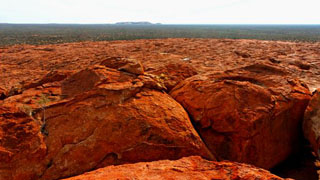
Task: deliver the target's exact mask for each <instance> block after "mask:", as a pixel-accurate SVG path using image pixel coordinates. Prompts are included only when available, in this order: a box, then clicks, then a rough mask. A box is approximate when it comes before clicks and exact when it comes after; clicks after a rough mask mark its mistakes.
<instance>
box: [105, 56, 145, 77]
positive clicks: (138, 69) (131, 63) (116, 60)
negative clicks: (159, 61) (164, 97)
mask: <svg viewBox="0 0 320 180" xmlns="http://www.w3.org/2000/svg"><path fill="white" fill-rule="evenodd" d="M100 65H103V66H105V67H109V68H112V69H117V70H119V71H124V72H128V73H132V74H137V75H142V74H144V68H143V65H142V64H141V62H140V61H139V60H137V59H130V58H121V57H108V58H106V59H105V60H103V61H102V62H101V63H100Z"/></svg>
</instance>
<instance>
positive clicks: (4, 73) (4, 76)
mask: <svg viewBox="0 0 320 180" xmlns="http://www.w3.org/2000/svg"><path fill="white" fill-rule="evenodd" d="M110 57H121V58H131V59H138V60H140V61H141V63H142V64H143V65H144V67H145V70H146V72H148V69H158V67H159V65H161V66H163V64H165V63H167V62H168V61H174V62H182V63H186V64H192V65H193V67H194V68H195V69H196V70H197V71H198V72H199V73H202V72H208V71H217V70H228V69H233V68H238V67H242V66H246V65H250V64H254V63H257V62H270V63H273V64H274V65H275V66H277V67H279V68H283V69H287V70H288V71H289V72H290V73H291V74H293V75H295V76H297V77H299V78H300V79H301V80H303V81H305V82H306V83H307V84H308V86H309V88H310V89H311V91H313V90H314V89H315V88H317V87H319V85H320V83H319V82H320V76H319V74H320V68H319V67H320V43H302V42H297V43H295V42H281V41H260V40H230V39H158V40H157V39H155V40H135V41H104V42H79V43H66V44H56V45H15V46H10V47H3V48H1V49H0V79H1V81H0V87H2V88H4V89H10V88H11V87H12V86H13V85H16V84H18V83H19V82H22V81H30V80H33V79H37V78H38V79H40V78H42V77H43V76H44V75H46V74H47V73H48V72H50V71H52V70H57V69H59V70H81V69H84V68H86V67H88V66H91V65H94V64H100V63H101V62H102V61H104V60H106V59H108V58H110Z"/></svg>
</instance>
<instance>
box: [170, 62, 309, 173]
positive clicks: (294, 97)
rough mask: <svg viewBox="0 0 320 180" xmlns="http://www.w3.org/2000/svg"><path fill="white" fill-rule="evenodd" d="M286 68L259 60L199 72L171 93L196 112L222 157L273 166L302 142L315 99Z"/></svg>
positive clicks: (197, 120) (213, 148)
mask: <svg viewBox="0 0 320 180" xmlns="http://www.w3.org/2000/svg"><path fill="white" fill-rule="evenodd" d="M286 75H287V72H285V71H283V70H281V69H278V68H275V67H273V66H269V65H265V64H255V65H251V66H247V67H244V68H240V69H235V70H229V71H225V72H219V73H213V74H203V75H196V76H193V77H191V78H188V79H186V80H184V81H183V82H181V83H180V84H179V85H177V86H176V87H175V88H174V89H173V90H172V91H171V93H170V94H171V95H172V97H174V98H175V99H176V100H177V101H178V102H180V103H181V104H182V106H184V107H185V109H186V110H187V111H188V113H189V114H190V115H191V117H192V119H193V121H194V123H195V125H196V128H197V130H198V132H199V133H200V136H201V137H202V139H203V140H204V141H205V143H206V144H207V146H208V147H209V149H210V150H211V151H212V152H213V153H214V154H215V155H216V156H217V158H219V159H228V160H232V161H238V162H245V163H250V164H254V165H257V166H259V167H263V168H267V169H268V168H271V167H273V166H275V165H276V164H278V163H279V162H281V161H283V160H284V159H286V158H287V157H288V156H289V155H290V153H291V152H292V151H293V150H294V149H295V148H296V146H297V145H298V142H299V135H300V134H301V131H300V128H301V126H300V124H301V123H302V118H303V113H304V110H305V108H306V106H307V105H308V102H309V99H310V97H311V95H310V92H309V90H308V88H307V87H306V86H305V85H304V84H303V83H301V82H300V81H298V80H296V79H293V78H290V77H289V76H286Z"/></svg>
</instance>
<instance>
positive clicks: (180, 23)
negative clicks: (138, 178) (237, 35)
mask: <svg viewBox="0 0 320 180" xmlns="http://www.w3.org/2000/svg"><path fill="white" fill-rule="evenodd" d="M126 22H148V21H126ZM116 23H122V22H116ZM116 23H29V22H28V23H7V22H0V24H12V25H54V24H56V25H118V26H141V25H144V26H152V25H320V23H319V24H310V23H203V24H197V23H151V24H116Z"/></svg>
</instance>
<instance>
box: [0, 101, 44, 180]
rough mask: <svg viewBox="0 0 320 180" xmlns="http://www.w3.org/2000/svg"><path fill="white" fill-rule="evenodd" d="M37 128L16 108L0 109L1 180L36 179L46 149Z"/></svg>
mask: <svg viewBox="0 0 320 180" xmlns="http://www.w3.org/2000/svg"><path fill="white" fill-rule="evenodd" d="M39 129H40V126H39V124H38V123H37V122H36V121H34V120H33V119H32V118H31V117H29V116H28V115H26V114H25V113H23V112H21V111H19V110H18V109H16V108H15V107H2V106H0V179H1V180H7V179H8V180H9V179H10V180H11V179H12V180H24V179H37V177H38V176H40V175H41V174H42V172H43V171H44V170H45V166H46V165H45V164H44V162H43V161H41V159H44V157H45V155H46V151H47V147H46V145H45V142H44V137H43V136H42V134H41V133H40V131H39Z"/></svg>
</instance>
